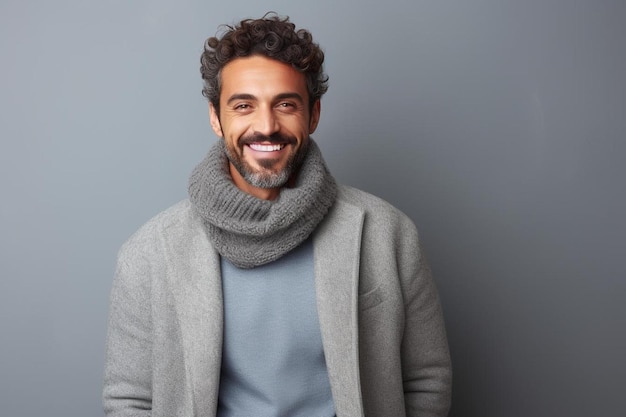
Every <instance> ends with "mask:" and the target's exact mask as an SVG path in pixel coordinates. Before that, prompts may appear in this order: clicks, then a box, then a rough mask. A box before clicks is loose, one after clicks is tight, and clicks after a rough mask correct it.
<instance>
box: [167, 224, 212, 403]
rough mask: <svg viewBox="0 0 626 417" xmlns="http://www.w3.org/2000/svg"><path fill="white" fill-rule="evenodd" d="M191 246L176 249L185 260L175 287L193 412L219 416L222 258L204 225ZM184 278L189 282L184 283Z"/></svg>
mask: <svg viewBox="0 0 626 417" xmlns="http://www.w3.org/2000/svg"><path fill="white" fill-rule="evenodd" d="M192 230H193V231H194V232H193V235H192V236H189V237H188V240H187V243H188V245H181V247H179V248H176V249H175V250H176V251H177V252H178V256H179V257H181V258H182V259H183V261H182V262H181V264H183V265H185V267H184V268H181V270H180V271H181V272H180V274H177V275H178V276H177V277H176V279H177V280H179V281H180V282H179V283H178V284H177V285H176V283H174V284H175V285H174V286H173V288H172V292H173V293H174V299H175V309H176V312H177V316H178V320H179V325H180V328H181V338H182V341H181V342H182V347H183V355H184V366H185V372H186V374H187V382H188V384H189V387H188V388H189V389H188V390H187V393H186V396H187V399H186V400H187V402H188V403H187V405H188V407H189V409H190V410H189V411H191V410H193V411H192V412H193V415H197V416H208V415H215V412H216V409H217V398H218V393H219V377H220V367H221V357H222V337H223V303H224V300H223V295H222V281H221V272H220V258H219V255H218V253H217V252H216V251H215V249H214V248H213V247H212V246H211V244H210V243H209V240H208V238H207V236H206V232H205V229H204V227H203V226H199V225H196V227H193V228H192ZM182 281H184V282H185V283H184V284H182Z"/></svg>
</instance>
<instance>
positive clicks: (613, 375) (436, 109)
mask: <svg viewBox="0 0 626 417" xmlns="http://www.w3.org/2000/svg"><path fill="white" fill-rule="evenodd" d="M268 10H275V11H277V12H279V13H281V14H283V15H289V16H291V17H292V19H293V21H294V22H295V23H296V24H297V25H298V26H300V27H305V28H308V29H310V30H311V31H312V32H313V34H314V36H315V38H316V40H317V41H318V42H319V43H320V44H321V45H322V47H323V48H324V50H325V51H326V57H327V61H326V62H327V64H326V69H327V72H328V74H329V75H330V90H329V92H328V94H327V95H326V96H325V97H324V99H323V101H322V119H321V125H320V127H319V129H318V131H317V132H316V134H315V135H314V137H315V138H316V139H317V141H318V143H319V144H320V146H321V148H322V151H323V153H324V155H325V158H326V160H327V162H328V164H329V166H330V168H331V170H332V172H333V173H334V175H335V176H336V178H337V179H338V180H339V181H341V182H343V183H347V184H350V185H353V186H357V187H359V188H361V189H364V190H366V191H369V192H371V193H373V194H376V195H379V196H380V197H383V198H384V199H386V200H388V201H390V202H391V203H392V204H394V205H396V206H398V207H399V208H400V209H402V210H403V211H405V212H406V213H407V214H408V215H409V216H410V217H411V218H412V219H413V220H414V221H415V222H416V224H417V226H418V228H419V229H420V231H421V235H422V239H423V241H424V242H425V245H426V249H427V253H428V255H429V258H430V260H431V263H432V266H433V270H434V273H435V278H436V281H437V283H438V286H439V289H440V293H441V298H442V302H443V306H444V311H445V317H446V322H447V328H448V334H449V340H450V347H451V351H452V357H453V361H454V371H455V379H454V394H453V407H452V412H451V415H452V416H456V417H458V416H469V417H473V416H475V417H479V416H480V417H499V416H520V417H543V416H545V417H554V416H568V417H573V416H607V417H608V416H624V415H626V403H625V401H624V390H625V388H626V382H625V381H626V363H625V362H626V360H625V358H624V356H625V354H626V332H625V325H626V267H625V266H624V258H625V256H624V255H625V252H626V251H625V249H626V247H625V246H626V245H625V239H624V236H625V235H626V221H625V219H624V213H626V192H625V188H626V187H625V185H624V179H625V178H626V164H625V163H624V161H625V160H626V145H625V139H626V2H624V1H623V0H614V1H611V0H587V1H581V0H541V1H539V0H525V1H521V0H520V1H506V0H499V1H496V0H493V1H489V0H449V1H445V0H442V1H434V0H431V1H426V0H423V1H422V0H418V1H408V0H407V1H400V0H389V1H380V0H377V1H341V0H332V1H331V0H316V1H307V2H303V1H293V0H290V1H288V0H284V1H266V2H259V1H253V0H241V1H238V2H226V1H223V2H216V1H214V2H208V1H166V0H136V1H127V0H110V1H91V0H57V1H54V2H53V1H43V0H39V1H37V0H30V1H18V0H2V1H1V3H0V59H1V64H0V83H1V94H0V137H1V148H0V195H1V198H2V202H1V204H0V216H1V217H0V259H1V265H0V274H1V281H0V326H1V328H0V335H1V338H2V340H1V342H0V414H1V415H2V416H7V417H17V416H59V417H68V416H97V415H102V411H101V405H100V392H101V384H102V367H103V356H104V342H105V334H106V321H107V310H108V294H109V290H110V286H111V280H112V275H113V270H114V264H115V257H116V252H117V250H118V248H119V246H120V245H121V244H122V242H123V241H124V240H125V239H126V238H127V237H128V236H129V235H130V234H131V233H132V232H134V231H135V230H136V229H137V228H138V227H139V226H140V225H141V224H142V223H144V222H145V221H146V220H147V219H148V218H150V217H151V216H153V215H155V214H156V213H158V212H159V211H161V210H163V209H165V208H166V207H168V206H170V205H171V204H173V203H175V202H177V201H178V200H180V199H183V198H185V197H186V187H187V177H188V175H189V173H190V171H191V169H192V168H193V167H194V165H195V164H196V163H197V162H199V161H200V160H201V159H202V157H203V156H204V154H205V152H206V151H207V149H208V147H209V146H210V145H211V144H212V143H213V142H214V141H215V140H216V138H215V136H214V135H213V133H212V131H211V129H210V126H209V123H208V115H207V113H208V109H207V104H206V101H205V100H204V98H203V97H202V96H201V93H200V90H201V80H200V76H199V71H198V68H199V55H200V52H201V50H202V46H203V42H204V40H205V39H206V38H207V37H208V36H211V35H214V34H215V33H216V31H217V27H218V25H219V24H221V23H233V22H235V21H238V20H239V19H240V18H243V17H259V16H261V15H262V14H264V13H265V12H266V11H268ZM390 417H394V416H390Z"/></svg>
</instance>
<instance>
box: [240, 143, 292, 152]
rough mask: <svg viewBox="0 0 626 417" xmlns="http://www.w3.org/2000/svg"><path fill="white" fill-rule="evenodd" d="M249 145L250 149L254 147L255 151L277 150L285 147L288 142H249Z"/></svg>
mask: <svg viewBox="0 0 626 417" xmlns="http://www.w3.org/2000/svg"><path fill="white" fill-rule="evenodd" d="M248 146H249V147H250V149H252V150H253V151H257V152H276V151H280V150H282V149H283V148H285V146H287V144H286V143H270V144H263V143H250V144H248Z"/></svg>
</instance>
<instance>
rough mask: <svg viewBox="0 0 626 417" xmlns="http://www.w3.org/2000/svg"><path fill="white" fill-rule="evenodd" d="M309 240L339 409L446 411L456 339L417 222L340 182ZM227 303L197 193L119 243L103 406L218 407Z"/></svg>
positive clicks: (195, 411)
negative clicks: (449, 335) (194, 202)
mask: <svg viewBox="0 0 626 417" xmlns="http://www.w3.org/2000/svg"><path fill="white" fill-rule="evenodd" d="M313 245H314V256H315V279H316V283H315V284H316V296H317V307H318V314H319V320H320V327H321V332H322V341H323V346H324V354H325V358H326V364H327V366H328V375H329V379H330V384H331V390H332V394H333V399H334V402H335V407H336V413H337V416H338V417H359V416H366V417H395V416H416V417H417V416H419V417H434V416H438V417H441V416H445V415H447V413H448V409H449V406H450V387H451V365H450V357H449V353H448V345H447V340H446V335H445V329H444V323H443V317H442V312H441V308H440V303H439V299H438V296H437V290H436V288H435V285H434V283H433V280H432V278H431V275H430V270H429V268H428V266H427V264H426V262H425V260H424V258H423V255H422V252H421V250H420V244H419V240H418V235H417V231H416V229H415V226H414V225H413V223H412V222H411V221H410V220H409V219H408V218H407V217H406V216H405V215H404V214H402V213H401V212H400V211H399V210H397V209H395V208H394V207H392V206H391V205H389V204H388V203H386V202H384V201H382V200H380V199H378V198H376V197H374V196H371V195H369V194H366V193H364V192H362V191H358V190H356V189H353V188H349V187H345V186H340V188H339V195H338V197H337V201H336V203H335V204H334V206H333V207H332V208H331V211H330V212H329V213H328V215H327V216H326V218H325V219H324V220H323V221H322V223H321V224H320V225H319V226H318V228H317V229H316V231H315V232H314V235H313ZM222 303H223V299H222V288H221V277H220V260H219V255H218V253H217V252H216V251H215V249H214V248H213V247H212V246H211V243H210V241H209V239H208V238H207V231H206V228H205V227H204V226H203V223H202V220H201V219H200V218H199V217H198V216H197V215H196V214H195V213H194V211H193V210H192V209H191V205H190V203H189V201H183V202H181V203H179V204H177V205H175V206H173V207H171V208H170V209H168V210H166V211H164V212H162V213H161V214H159V215H158V216H156V217H155V218H153V219H152V220H150V221H149V222H148V223H147V224H145V225H144V226H143V227H142V228H141V229H140V230H139V231H138V232H136V233H135V234H134V235H133V236H132V237H131V238H130V239H129V240H128V241H127V242H126V243H125V244H124V245H123V247H122V248H121V250H120V253H119V258H118V266H117V271H116V276H115V279H114V284H113V289H112V293H111V306H110V317H109V331H108V339H107V354H106V364H105V378H104V390H103V403H104V409H105V412H106V415H107V416H116V417H118V416H119V417H122V416H124V417H127V416H128V417H129V416H152V417H175V416H181V417H182V416H185V417H191V416H198V417H204V416H214V415H215V412H216V407H217V397H218V389H219V379H220V363H221V349H222V325H223V323H222V320H223V305H222ZM259 360H263V358H259Z"/></svg>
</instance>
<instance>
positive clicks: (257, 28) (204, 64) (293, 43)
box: [200, 13, 328, 114]
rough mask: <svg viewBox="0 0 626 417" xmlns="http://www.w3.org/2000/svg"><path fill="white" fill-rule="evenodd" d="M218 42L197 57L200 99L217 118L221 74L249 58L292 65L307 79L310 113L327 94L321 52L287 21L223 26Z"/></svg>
mask: <svg viewBox="0 0 626 417" xmlns="http://www.w3.org/2000/svg"><path fill="white" fill-rule="evenodd" d="M223 28H225V29H226V30H225V32H224V33H223V35H222V37H221V38H217V37H214V36H212V37H210V38H208V39H207V40H206V42H205V43H204V52H203V53H202V56H201V57H200V63H201V66H200V73H201V74H202V79H203V80H204V88H203V89H202V95H203V96H205V97H206V98H207V99H209V101H210V102H211V103H212V104H213V106H214V107H215V109H216V110H217V113H218V114H219V100H220V91H221V71H222V68H224V66H225V65H226V64H228V63H229V62H230V61H232V60H234V59H236V58H239V57H246V56H251V55H263V56H266V57H268V58H272V59H276V60H278V61H281V62H284V63H286V64H289V65H291V66H292V67H293V68H295V69H296V70H298V71H300V72H301V73H303V74H304V75H305V76H306V83H307V90H308V93H309V110H311V109H312V107H313V103H315V101H316V100H318V99H320V98H321V97H322V95H323V94H324V93H325V92H326V90H328V76H326V74H324V68H323V63H324V52H322V50H321V49H320V47H319V45H318V44H317V43H315V42H313V36H312V35H311V33H310V32H309V31H307V30H306V29H299V30H296V26H295V25H294V24H293V23H291V22H290V21H289V17H285V18H281V17H280V16H278V15H276V14H275V13H267V14H266V15H265V16H263V17H262V18H260V19H245V20H242V21H241V22H239V24H238V25H235V26H229V25H224V26H223Z"/></svg>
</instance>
